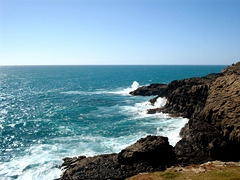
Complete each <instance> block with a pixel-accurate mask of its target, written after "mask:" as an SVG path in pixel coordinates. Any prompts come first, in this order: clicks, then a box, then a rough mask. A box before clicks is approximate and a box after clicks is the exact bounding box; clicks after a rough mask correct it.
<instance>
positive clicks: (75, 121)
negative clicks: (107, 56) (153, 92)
mask: <svg viewBox="0 0 240 180" xmlns="http://www.w3.org/2000/svg"><path fill="white" fill-rule="evenodd" d="M225 67H226V66H16V67H14V66H2V67H0V179H24V180H26V179H54V178H58V177H60V175H61V173H62V171H61V169H59V165H61V163H62V161H61V159H62V158H64V157H66V156H70V157H72V156H79V155H86V156H93V155H97V154H102V153H113V152H119V151H120V150H121V149H123V148H125V147H127V146H128V145H130V144H132V143H134V142H135V141H137V140H138V139H139V138H142V137H145V136H146V135H148V134H153V135H164V136H168V137H169V141H170V143H171V144H172V145H175V144H176V142H177V141H178V140H179V139H180V137H179V136H178V133H179V131H180V129H181V128H182V127H183V126H184V124H185V123H186V122H187V119H184V118H181V117H179V118H171V117H169V116H168V115H167V114H162V113H159V114H152V115H150V114H146V110H147V109H148V108H153V107H154V106H155V107H160V106H163V105H164V103H165V101H166V99H164V98H159V99H158V101H157V102H156V103H155V104H154V106H152V105H150V104H149V103H148V100H149V99H150V98H152V97H133V96H130V95H129V94H128V93H129V92H130V91H131V90H134V89H136V88H137V87H139V86H143V85H149V84H151V83H170V82H171V81H173V80H177V79H183V78H189V77H201V76H204V75H207V74H209V73H215V72H219V71H220V70H221V69H223V68H225Z"/></svg>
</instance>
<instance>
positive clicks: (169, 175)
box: [160, 172, 178, 179]
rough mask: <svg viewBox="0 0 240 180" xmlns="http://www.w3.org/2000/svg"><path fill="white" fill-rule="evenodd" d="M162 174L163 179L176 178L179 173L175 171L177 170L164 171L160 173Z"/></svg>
mask: <svg viewBox="0 0 240 180" xmlns="http://www.w3.org/2000/svg"><path fill="white" fill-rule="evenodd" d="M160 176H161V177H162V178H163V179H174V178H176V177H178V173H175V172H164V173H162V174H160Z"/></svg>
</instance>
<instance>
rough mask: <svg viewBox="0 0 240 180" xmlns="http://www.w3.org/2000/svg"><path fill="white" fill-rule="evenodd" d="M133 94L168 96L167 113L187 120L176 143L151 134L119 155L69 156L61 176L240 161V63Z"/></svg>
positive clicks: (111, 175)
mask: <svg viewBox="0 0 240 180" xmlns="http://www.w3.org/2000/svg"><path fill="white" fill-rule="evenodd" d="M130 94H131V95H138V96H150V95H156V96H157V97H155V98H153V99H151V100H150V102H151V103H154V102H155V101H156V99H157V98H158V97H166V98H167V103H166V105H165V106H164V107H163V108H157V109H151V110H149V113H157V112H164V113H169V114H171V115H172V116H182V117H186V118H188V119H189V122H188V123H187V124H186V125H185V127H184V128H183V129H182V130H181V132H180V135H181V137H182V139H181V140H180V141H179V142H178V143H177V144H176V146H175V147H174V148H173V147H172V146H170V145H169V143H168V139H167V138H165V137H160V136H147V137H146V138H142V139H140V140H139V141H137V142H136V143H135V144H133V145H131V146H129V147H127V148H125V149H124V150H122V151H121V152H120V153H118V154H106V155H99V156H95V157H88V158H87V157H85V156H80V157H75V158H65V159H64V163H63V166H65V168H66V170H65V172H64V173H63V175H62V177H61V178H60V179H62V180H64V179H124V178H126V177H130V176H133V175H135V174H138V173H140V172H152V171H157V170H163V169H165V168H166V167H168V166H171V165H176V164H180V165H189V164H192V163H194V164H200V163H204V162H207V161H212V160H222V161H239V160H240V153H239V152H240V62H239V63H236V64H233V65H232V66H229V67H227V68H226V69H224V70H222V71H221V72H220V73H217V74H209V75H207V76H204V77H201V78H200V77H194V78H189V79H183V80H176V81H173V82H171V83H170V84H168V85H166V84H152V85H150V86H146V87H140V88H138V89H137V90H135V91H133V92H131V93H130Z"/></svg>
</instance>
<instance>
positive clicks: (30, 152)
mask: <svg viewBox="0 0 240 180" xmlns="http://www.w3.org/2000/svg"><path fill="white" fill-rule="evenodd" d="M58 151H59V149H58V148H57V147H56V146H54V145H35V146H32V147H30V148H29V149H27V150H26V151H25V152H24V153H25V155H24V156H20V157H14V158H13V159H11V160H10V161H9V162H1V163H0V179H1V178H3V179H18V180H28V179H29V180H30V179H55V178H58V177H60V175H61V170H60V169H59V168H58V166H59V164H60V163H61V158H60V157H59V156H58V155H57V154H58V153H57V152H58Z"/></svg>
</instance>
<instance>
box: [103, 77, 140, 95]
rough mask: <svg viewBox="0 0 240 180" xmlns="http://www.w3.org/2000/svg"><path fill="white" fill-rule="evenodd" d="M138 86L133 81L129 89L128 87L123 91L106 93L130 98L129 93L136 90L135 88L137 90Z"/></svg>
mask: <svg viewBox="0 0 240 180" xmlns="http://www.w3.org/2000/svg"><path fill="white" fill-rule="evenodd" d="M139 87H140V85H139V83H138V82H137V81H134V82H133V83H132V85H131V87H128V88H124V89H118V90H116V91H109V92H108V93H111V94H119V95H122V96H130V94H129V93H130V92H131V91H134V90H136V89H137V88H139Z"/></svg>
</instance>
